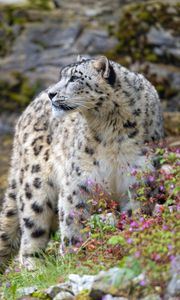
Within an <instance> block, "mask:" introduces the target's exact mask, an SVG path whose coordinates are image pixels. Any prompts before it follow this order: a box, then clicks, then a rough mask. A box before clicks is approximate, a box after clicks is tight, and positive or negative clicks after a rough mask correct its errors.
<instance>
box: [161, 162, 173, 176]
mask: <svg viewBox="0 0 180 300" xmlns="http://www.w3.org/2000/svg"><path fill="white" fill-rule="evenodd" d="M161 170H162V171H163V172H165V173H166V174H171V173H172V172H173V168H172V167H171V166H170V165H168V164H165V165H163V166H162V167H161Z"/></svg>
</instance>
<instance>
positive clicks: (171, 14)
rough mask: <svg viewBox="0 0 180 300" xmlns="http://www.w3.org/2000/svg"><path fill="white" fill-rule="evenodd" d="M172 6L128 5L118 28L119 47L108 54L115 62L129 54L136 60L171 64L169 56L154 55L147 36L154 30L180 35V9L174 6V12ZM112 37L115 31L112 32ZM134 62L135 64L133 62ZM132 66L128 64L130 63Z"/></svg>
mask: <svg viewBox="0 0 180 300" xmlns="http://www.w3.org/2000/svg"><path fill="white" fill-rule="evenodd" d="M169 8H170V4H168V3H163V1H160V0H159V1H158V2H157V3H156V2H152V1H146V3H144V2H142V3H138V4H137V3H136V4H130V5H126V6H125V7H124V9H123V10H122V12H121V16H120V21H119V25H118V29H117V31H116V32H114V35H115V36H116V37H117V38H118V40H119V44H118V46H116V47H115V48H114V49H113V50H111V51H110V52H108V53H107V56H109V58H111V59H117V58H118V57H122V56H125V55H126V56H127V55H129V56H130V57H131V58H132V60H133V61H134V62H135V61H140V62H142V61H145V60H147V61H150V62H153V63H154V62H163V63H171V62H172V61H171V60H172V57H170V56H167V55H166V54H164V55H161V56H158V55H156V54H154V53H153V48H152V45H149V44H148V41H147V36H146V35H147V33H148V32H149V30H150V28H151V27H157V28H158V27H159V25H160V26H161V27H163V28H164V29H167V30H171V32H172V34H174V35H179V34H180V24H179V23H180V22H179V17H178V16H179V14H180V7H179V5H178V4H174V8H175V9H174V10H170V9H169ZM110 34H111V35H112V28H111V29H110ZM130 63H131V62H130ZM127 66H128V63H127Z"/></svg>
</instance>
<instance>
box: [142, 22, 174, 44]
mask: <svg viewBox="0 0 180 300" xmlns="http://www.w3.org/2000/svg"><path fill="white" fill-rule="evenodd" d="M147 41H148V43H149V44H152V45H158V46H163V47H164V46H165V47H176V43H177V42H176V38H175V37H173V36H172V34H171V33H170V32H169V31H166V30H164V28H162V27H161V26H159V28H156V27H151V29H150V31H149V32H148V34H147Z"/></svg>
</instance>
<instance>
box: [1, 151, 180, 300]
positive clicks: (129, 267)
mask: <svg viewBox="0 0 180 300" xmlns="http://www.w3.org/2000/svg"><path fill="white" fill-rule="evenodd" d="M154 152H155V155H156V163H157V161H158V164H159V166H158V168H157V170H156V171H154V172H153V173H151V174H140V173H138V172H137V171H136V170H133V171H132V174H131V176H136V177H138V178H139V179H140V182H141V183H140V184H138V185H136V186H133V187H131V188H133V191H134V192H135V197H136V200H137V201H140V202H141V210H137V211H136V212H133V214H131V213H130V212H128V213H120V212H119V211H118V210H117V204H116V203H115V202H114V201H113V200H112V199H111V197H110V196H109V195H107V194H106V193H105V192H104V191H103V190H102V189H101V187H99V186H97V185H95V186H93V187H92V195H91V196H92V197H91V198H92V199H91V203H92V207H93V210H94V212H95V213H94V214H93V216H92V217H91V219H90V220H88V221H87V223H86V226H85V229H84V231H86V232H88V233H90V235H89V238H88V239H87V240H86V241H85V242H84V243H83V244H82V245H81V246H80V247H76V249H75V250H76V254H68V255H66V256H65V257H64V258H62V257H60V256H58V254H57V253H58V247H59V237H58V235H56V236H55V237H54V241H53V242H52V243H50V244H49V247H48V248H47V250H46V253H45V255H44V261H43V262H42V261H39V263H38V267H37V270H36V271H34V272H28V271H26V270H25V269H22V270H19V269H18V268H17V267H16V266H13V265H12V266H11V267H10V268H9V269H8V270H7V271H6V272H5V274H4V275H2V276H1V277H0V281H1V282H2V286H1V289H0V290H1V292H3V297H4V299H8V300H11V299H12V300H13V299H17V298H18V297H20V293H19V291H18V289H19V288H24V287H31V286H35V287H37V290H38V291H37V292H35V293H33V297H39V298H40V299H48V297H47V296H45V293H43V292H42V293H41V291H43V289H45V288H46V287H49V286H50V285H54V284H57V283H62V282H65V281H66V280H67V278H68V275H69V274H70V273H77V274H79V275H81V274H97V273H98V272H99V271H100V270H107V269H109V268H111V267H114V266H116V267H119V268H120V270H121V272H120V274H119V275H118V277H117V278H116V280H115V281H116V282H115V283H114V284H115V286H114V290H115V291H117V290H119V289H120V286H121V288H122V291H121V296H124V297H129V298H130V299H138V297H143V296H146V295H149V294H151V293H152V294H153V293H157V292H158V294H160V295H161V296H163V295H164V291H165V287H166V286H167V283H168V281H169V279H170V278H171V276H172V274H173V273H174V272H175V268H176V259H177V257H178V255H179V254H180V218H179V204H180V203H179V199H180V197H179V196H180V182H179V178H180V176H179V175H180V151H179V149H175V148H172V149H168V148H166V147H164V146H160V147H159V148H158V149H156V150H154ZM142 176H143V178H144V180H141V178H142ZM129 195H130V196H131V197H132V194H131V192H130V193H129ZM155 205H156V209H155V210H154V214H153V215H152V210H153V209H152V207H154V206H155ZM97 211H98V214H97ZM92 212H93V211H92ZM145 212H146V213H145ZM109 213H111V216H113V217H114V218H115V220H116V222H115V224H111V223H112V221H105V219H106V220H108V218H107V216H109ZM113 220H114V219H113ZM140 274H143V277H142V279H141V280H140V282H138V284H137V283H134V284H133V286H131V287H129V288H127V289H125V290H123V284H122V282H123V280H130V281H132V280H133V278H135V277H137V276H138V275H140ZM86 294H87V291H86ZM40 295H41V296H40ZM43 297H44V298H43ZM83 297H85V296H83ZM79 299H81V298H79ZM83 299H86V298H83ZM87 299H88V298H87Z"/></svg>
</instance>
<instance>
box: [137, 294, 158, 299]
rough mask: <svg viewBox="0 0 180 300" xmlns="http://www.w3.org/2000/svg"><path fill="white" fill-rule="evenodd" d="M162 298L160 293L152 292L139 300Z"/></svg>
mask: <svg viewBox="0 0 180 300" xmlns="http://www.w3.org/2000/svg"><path fill="white" fill-rule="evenodd" d="M161 299H162V298H161V297H160V296H159V295H158V294H151V295H148V296H146V297H144V298H140V299H139V300H161Z"/></svg>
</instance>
